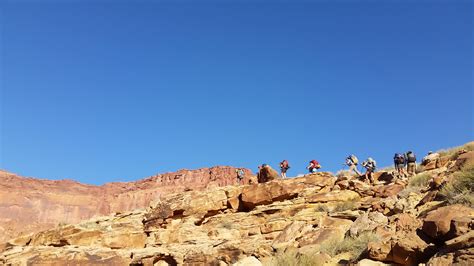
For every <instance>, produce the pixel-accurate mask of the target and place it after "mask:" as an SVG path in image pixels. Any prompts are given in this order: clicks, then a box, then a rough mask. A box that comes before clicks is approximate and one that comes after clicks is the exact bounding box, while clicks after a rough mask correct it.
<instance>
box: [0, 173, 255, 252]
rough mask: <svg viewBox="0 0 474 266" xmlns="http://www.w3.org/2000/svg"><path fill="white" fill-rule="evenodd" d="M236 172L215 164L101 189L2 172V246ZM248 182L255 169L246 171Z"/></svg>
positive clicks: (220, 181) (225, 180)
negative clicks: (12, 240)
mask: <svg viewBox="0 0 474 266" xmlns="http://www.w3.org/2000/svg"><path fill="white" fill-rule="evenodd" d="M235 169H236V168H233V167H227V166H217V167H212V168H203V169H198V170H179V171H177V172H174V173H165V174H159V175H155V176H151V177H148V178H145V179H142V180H139V181H136V182H114V183H107V184H105V185H102V186H93V185H85V184H81V183H78V182H75V181H72V180H59V181H52V180H42V179H35V178H26V177H21V176H18V175H16V174H12V173H9V172H6V171H0V243H1V242H3V241H5V240H7V239H10V238H12V237H16V236H18V235H21V234H25V233H30V232H36V231H39V230H44V229H48V228H51V227H54V226H56V225H58V224H59V223H77V222H79V221H81V220H84V219H88V218H91V217H93V216H100V215H108V214H109V213H114V212H123V211H129V210H133V209H138V208H145V207H147V206H149V204H150V202H151V201H153V200H156V199H158V198H160V196H161V195H166V194H169V193H172V192H179V191H184V190H188V189H192V190H199V189H202V188H205V187H208V186H226V185H230V184H235V183H236V180H237V179H236V172H235ZM245 172H246V178H245V180H244V181H245V182H248V178H249V177H250V176H251V174H252V173H251V171H250V170H248V169H245Z"/></svg>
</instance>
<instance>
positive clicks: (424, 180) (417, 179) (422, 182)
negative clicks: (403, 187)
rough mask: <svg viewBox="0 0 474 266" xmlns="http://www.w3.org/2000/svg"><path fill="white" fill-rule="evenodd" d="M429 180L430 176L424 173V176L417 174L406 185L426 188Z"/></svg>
mask: <svg viewBox="0 0 474 266" xmlns="http://www.w3.org/2000/svg"><path fill="white" fill-rule="evenodd" d="M430 179H431V175H430V174H427V173H424V174H417V175H415V176H413V177H411V178H410V181H409V183H408V186H409V187H426V186H427V185H428V183H429V181H430Z"/></svg>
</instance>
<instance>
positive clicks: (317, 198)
mask: <svg viewBox="0 0 474 266" xmlns="http://www.w3.org/2000/svg"><path fill="white" fill-rule="evenodd" d="M358 199H360V196H359V194H358V193H357V192H354V191H350V190H340V191H331V192H327V193H318V194H315V195H313V196H311V197H309V198H307V199H306V201H307V202H310V203H317V202H329V201H356V200H358Z"/></svg>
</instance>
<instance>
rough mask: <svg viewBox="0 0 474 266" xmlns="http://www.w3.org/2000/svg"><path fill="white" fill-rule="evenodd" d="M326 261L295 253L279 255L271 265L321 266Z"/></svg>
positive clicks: (317, 257)
mask: <svg viewBox="0 0 474 266" xmlns="http://www.w3.org/2000/svg"><path fill="white" fill-rule="evenodd" d="M324 263H325V261H324V260H323V259H321V257H319V256H316V254H315V255H305V254H299V253H297V252H295V251H289V252H285V253H283V254H280V255H277V256H276V257H275V259H274V260H273V261H272V263H270V265H272V266H293V265H294V266H296V265H298V266H319V265H323V264H324Z"/></svg>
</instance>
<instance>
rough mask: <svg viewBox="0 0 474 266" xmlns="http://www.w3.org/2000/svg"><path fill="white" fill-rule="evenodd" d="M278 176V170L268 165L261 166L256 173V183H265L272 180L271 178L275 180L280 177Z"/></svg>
mask: <svg viewBox="0 0 474 266" xmlns="http://www.w3.org/2000/svg"><path fill="white" fill-rule="evenodd" d="M280 178H281V177H280V175H279V174H278V172H277V171H275V170H274V169H273V168H272V167H270V166H269V165H266V166H264V167H261V168H260V170H259V172H258V174H257V180H258V183H265V182H268V181H272V180H277V179H280Z"/></svg>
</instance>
